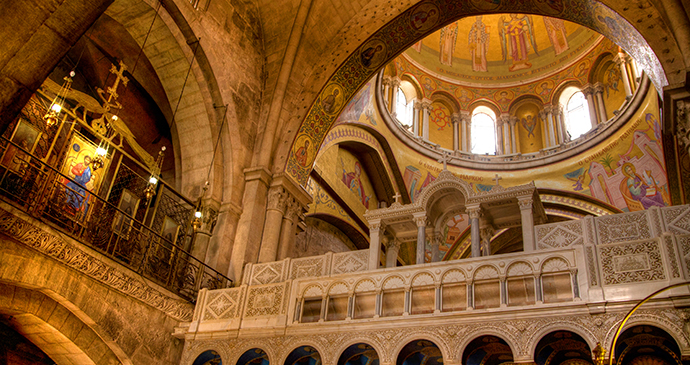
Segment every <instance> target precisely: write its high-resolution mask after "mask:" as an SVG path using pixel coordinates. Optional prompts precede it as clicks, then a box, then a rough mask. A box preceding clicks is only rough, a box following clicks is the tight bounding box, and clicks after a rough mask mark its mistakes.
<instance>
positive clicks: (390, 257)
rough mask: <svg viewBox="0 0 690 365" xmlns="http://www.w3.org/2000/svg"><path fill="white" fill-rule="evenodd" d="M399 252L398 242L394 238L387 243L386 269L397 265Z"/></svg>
mask: <svg viewBox="0 0 690 365" xmlns="http://www.w3.org/2000/svg"><path fill="white" fill-rule="evenodd" d="M399 252H400V241H399V240H398V239H396V238H393V239H392V240H389V241H388V244H387V245H386V267H387V268H390V267H396V266H397V265H398V253H399Z"/></svg>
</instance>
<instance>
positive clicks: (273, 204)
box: [267, 186, 288, 214]
mask: <svg viewBox="0 0 690 365" xmlns="http://www.w3.org/2000/svg"><path fill="white" fill-rule="evenodd" d="M287 199H288V194H287V192H286V191H285V189H283V188H282V187H280V186H274V187H271V189H270V190H269V191H268V197H267V201H268V203H267V209H271V210H279V211H281V212H282V213H283V214H285V208H286V206H287Z"/></svg>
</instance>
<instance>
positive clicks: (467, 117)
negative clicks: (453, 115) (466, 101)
mask: <svg viewBox="0 0 690 365" xmlns="http://www.w3.org/2000/svg"><path fill="white" fill-rule="evenodd" d="M459 114H460V119H461V120H462V121H465V122H468V123H469V122H470V120H471V119H472V114H471V113H470V112H469V111H468V110H461V111H460V113H459Z"/></svg>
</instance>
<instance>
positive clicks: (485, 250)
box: [479, 227, 494, 256]
mask: <svg viewBox="0 0 690 365" xmlns="http://www.w3.org/2000/svg"><path fill="white" fill-rule="evenodd" d="M479 233H480V236H481V242H482V244H481V255H482V256H491V237H493V236H494V229H493V228H492V227H484V228H482V229H481V230H480V232H479Z"/></svg>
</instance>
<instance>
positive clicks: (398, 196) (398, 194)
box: [393, 192, 402, 203]
mask: <svg viewBox="0 0 690 365" xmlns="http://www.w3.org/2000/svg"><path fill="white" fill-rule="evenodd" d="M401 196H402V195H400V193H399V192H396V193H395V195H393V199H395V202H396V203H400V201H399V199H400V197H401Z"/></svg>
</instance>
